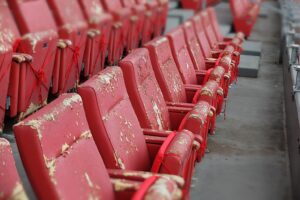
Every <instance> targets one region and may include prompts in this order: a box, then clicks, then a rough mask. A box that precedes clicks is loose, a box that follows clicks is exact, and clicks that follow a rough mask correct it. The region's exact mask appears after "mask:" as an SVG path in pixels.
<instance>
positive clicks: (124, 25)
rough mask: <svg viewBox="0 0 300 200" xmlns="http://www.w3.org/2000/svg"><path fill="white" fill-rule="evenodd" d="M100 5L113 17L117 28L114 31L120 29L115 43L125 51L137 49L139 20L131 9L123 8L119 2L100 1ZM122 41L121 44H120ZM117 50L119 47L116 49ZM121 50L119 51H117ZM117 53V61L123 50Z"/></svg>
mask: <svg viewBox="0 0 300 200" xmlns="http://www.w3.org/2000/svg"><path fill="white" fill-rule="evenodd" d="M102 4H103V6H104V8H105V10H106V11H107V12H109V13H111V14H112V15H113V16H114V19H115V20H116V21H118V23H117V24H115V25H117V27H116V26H114V28H115V29H121V33H120V35H119V36H118V37H117V38H115V42H116V43H117V44H116V45H118V43H121V44H123V46H125V47H126V51H127V52H129V51H130V50H132V49H134V48H136V47H137V44H138V43H137V41H138V38H139V37H138V36H139V32H138V30H139V23H140V20H141V19H140V18H139V17H138V16H137V15H136V14H134V12H133V11H132V9H131V8H128V7H123V5H122V3H121V0H102ZM122 41H123V43H122ZM116 48H118V49H119V47H116ZM119 50H121V51H119ZM119 50H118V52H119V54H118V56H119V57H118V60H117V61H119V59H120V58H121V56H122V54H123V49H119Z"/></svg>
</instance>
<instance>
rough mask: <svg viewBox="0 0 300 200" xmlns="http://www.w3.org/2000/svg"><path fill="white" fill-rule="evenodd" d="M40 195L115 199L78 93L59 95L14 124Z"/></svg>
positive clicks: (23, 157)
mask: <svg viewBox="0 0 300 200" xmlns="http://www.w3.org/2000/svg"><path fill="white" fill-rule="evenodd" d="M14 133H15V136H16V141H17V144H18V148H19V151H20V155H21V158H22V161H23V164H24V167H25V170H26V172H27V174H28V177H29V180H30V182H31V185H32V186H33V189H34V191H35V193H36V194H37V197H38V198H39V199H89V198H92V199H97V198H101V199H113V198H114V197H113V195H114V194H113V189H112V185H111V183H110V180H109V176H108V173H107V171H106V168H105V166H104V164H103V161H102V159H101V156H100V154H99V152H98V150H97V146H96V145H95V143H94V140H93V137H92V135H91V132H90V130H89V127H88V123H87V121H86V118H85V113H84V109H83V105H82V100H81V98H80V96H79V95H77V94H63V95H61V96H60V97H59V98H58V99H56V100H54V101H53V102H52V103H50V104H49V105H48V106H47V107H44V108H43V109H41V110H40V111H38V112H36V113H35V114H33V115H31V116H30V117H28V118H27V119H26V120H24V121H22V122H20V123H19V124H17V125H15V126H14Z"/></svg>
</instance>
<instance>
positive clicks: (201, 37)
mask: <svg viewBox="0 0 300 200" xmlns="http://www.w3.org/2000/svg"><path fill="white" fill-rule="evenodd" d="M192 22H193V24H194V30H195V31H196V35H197V38H198V42H199V44H200V46H201V49H202V53H203V56H204V57H205V58H209V57H211V54H210V51H211V48H210V45H209V42H208V39H207V37H206V34H205V30H204V27H203V24H202V21H201V17H200V16H199V15H195V16H194V17H193V18H192Z"/></svg>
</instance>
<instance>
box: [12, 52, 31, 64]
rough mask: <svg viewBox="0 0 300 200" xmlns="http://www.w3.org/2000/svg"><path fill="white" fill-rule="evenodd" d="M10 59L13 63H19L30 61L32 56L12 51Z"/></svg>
mask: <svg viewBox="0 0 300 200" xmlns="http://www.w3.org/2000/svg"><path fill="white" fill-rule="evenodd" d="M12 60H13V61H14V62H15V63H18V64H21V63H31V62H32V56H31V55H28V54H25V53H13V55H12Z"/></svg>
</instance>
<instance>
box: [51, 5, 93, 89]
mask: <svg viewBox="0 0 300 200" xmlns="http://www.w3.org/2000/svg"><path fill="white" fill-rule="evenodd" d="M47 1H48V4H49V6H50V8H51V10H52V13H53V16H54V18H55V21H56V24H57V27H58V33H59V37H60V39H61V40H62V41H60V43H62V44H60V45H58V50H57V51H58V52H57V56H56V61H55V68H54V72H53V86H52V88H53V90H52V92H53V93H59V94H61V93H64V92H67V91H69V90H71V89H73V88H76V87H77V85H78V82H79V78H80V72H81V68H82V59H83V55H84V51H85V44H86V39H87V28H88V25H87V23H86V22H85V18H84V16H83V14H82V12H81V8H80V6H79V4H78V2H77V1H74V0H47ZM74 13H76V14H74ZM64 40H65V41H64ZM68 41H70V43H68Z"/></svg>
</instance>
